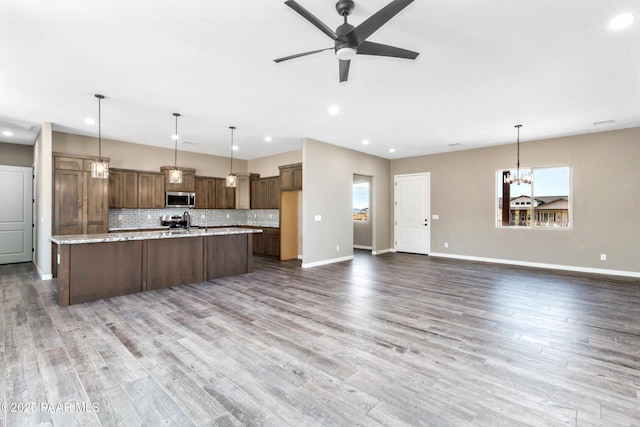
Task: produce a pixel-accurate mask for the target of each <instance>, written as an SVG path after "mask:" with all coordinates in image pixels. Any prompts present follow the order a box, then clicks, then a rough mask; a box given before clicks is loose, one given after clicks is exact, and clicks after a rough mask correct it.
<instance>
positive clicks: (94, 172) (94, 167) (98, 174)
mask: <svg viewBox="0 0 640 427" xmlns="http://www.w3.org/2000/svg"><path fill="white" fill-rule="evenodd" d="M94 96H95V97H96V98H98V160H96V161H95V162H92V163H91V178H100V179H106V178H109V163H108V162H104V161H102V108H101V101H102V100H103V99H104V95H99V94H95V95H94Z"/></svg>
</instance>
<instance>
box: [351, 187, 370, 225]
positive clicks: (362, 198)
mask: <svg viewBox="0 0 640 427" xmlns="http://www.w3.org/2000/svg"><path fill="white" fill-rule="evenodd" d="M369 199H370V197H369V183H368V182H359V183H354V184H353V220H354V221H363V222H367V221H369Z"/></svg>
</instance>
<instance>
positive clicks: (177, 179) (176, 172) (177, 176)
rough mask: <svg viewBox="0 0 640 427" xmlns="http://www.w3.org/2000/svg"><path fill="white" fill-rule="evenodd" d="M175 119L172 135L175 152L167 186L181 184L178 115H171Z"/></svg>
mask: <svg viewBox="0 0 640 427" xmlns="http://www.w3.org/2000/svg"><path fill="white" fill-rule="evenodd" d="M173 115H174V117H175V118H176V133H175V134H174V135H173V139H174V141H175V151H174V156H173V169H171V170H170V171H169V184H182V171H181V170H180V169H178V139H179V138H180V137H179V136H178V117H180V114H178V113H173Z"/></svg>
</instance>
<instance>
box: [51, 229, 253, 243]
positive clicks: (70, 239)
mask: <svg viewBox="0 0 640 427" xmlns="http://www.w3.org/2000/svg"><path fill="white" fill-rule="evenodd" d="M251 233H262V230H261V229H258V228H241V227H223V228H194V229H191V230H185V229H178V230H164V231H139V232H125V233H103V234H76V235H58V236H51V241H52V242H53V243H57V244H58V245H78V244H84V243H105V242H124V241H128V240H156V239H175V238H183V237H203V236H227V235H230V234H251Z"/></svg>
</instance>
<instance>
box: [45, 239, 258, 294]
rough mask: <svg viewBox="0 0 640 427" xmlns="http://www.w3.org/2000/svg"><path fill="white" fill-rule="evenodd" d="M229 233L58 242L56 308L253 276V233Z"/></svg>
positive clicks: (63, 240) (55, 240)
mask: <svg viewBox="0 0 640 427" xmlns="http://www.w3.org/2000/svg"><path fill="white" fill-rule="evenodd" d="M229 230H233V232H230V231H229ZM229 230H227V233H224V232H222V231H221V230H217V231H216V232H214V233H207V232H196V233H193V234H184V235H179V236H171V235H170V233H166V232H155V233H146V234H147V236H146V237H147V238H144V237H145V236H141V235H137V236H136V237H135V238H131V237H132V235H131V234H128V235H126V237H123V238H122V239H120V240H119V239H118V238H117V237H112V235H102V236H98V235H96V236H84V237H85V240H87V242H86V243H81V242H82V240H78V241H74V242H72V241H71V240H69V239H67V240H65V237H70V236H54V237H53V238H52V240H53V241H54V242H56V243H58V244H57V247H58V254H57V255H58V279H57V280H58V303H59V304H60V305H61V306H66V305H70V304H79V303H83V302H90V301H96V300H99V299H102V298H111V297H116V296H120V295H127V294H133V293H137V292H145V291H152V290H157V289H163V288H168V287H171V286H177V285H185V284H188V283H197V282H202V281H206V280H211V279H216V278H219V277H225V276H232V275H236V274H244V273H250V272H251V269H252V262H253V259H252V252H253V251H252V240H253V239H252V233H253V232H255V231H249V230H246V229H229ZM237 230H242V231H237ZM260 231H261V230H258V232H260ZM141 234H143V233H141ZM105 236H107V237H105ZM123 236H124V235H123ZM101 238H102V239H101ZM92 239H93V240H92ZM65 243H66V244H65Z"/></svg>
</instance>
